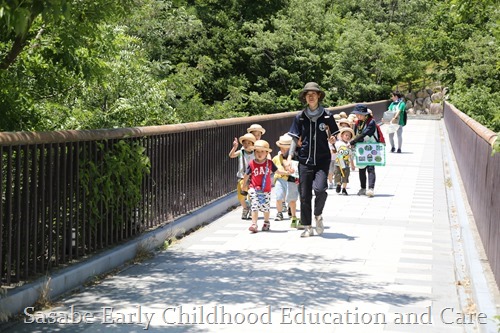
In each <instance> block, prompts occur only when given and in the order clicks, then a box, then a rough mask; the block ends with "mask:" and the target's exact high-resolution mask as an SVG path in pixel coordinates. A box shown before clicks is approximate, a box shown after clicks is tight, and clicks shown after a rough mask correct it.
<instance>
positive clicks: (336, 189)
mask: <svg viewBox="0 0 500 333" xmlns="http://www.w3.org/2000/svg"><path fill="white" fill-rule="evenodd" d="M335 192H337V193H340V184H337V187H336V188H335Z"/></svg>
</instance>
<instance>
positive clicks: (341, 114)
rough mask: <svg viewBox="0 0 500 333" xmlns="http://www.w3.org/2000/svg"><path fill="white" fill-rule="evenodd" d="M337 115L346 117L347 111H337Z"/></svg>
mask: <svg viewBox="0 0 500 333" xmlns="http://www.w3.org/2000/svg"><path fill="white" fill-rule="evenodd" d="M339 116H340V118H347V113H345V112H344V111H342V112H340V113H339Z"/></svg>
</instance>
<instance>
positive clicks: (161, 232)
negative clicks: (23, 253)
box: [0, 193, 238, 316]
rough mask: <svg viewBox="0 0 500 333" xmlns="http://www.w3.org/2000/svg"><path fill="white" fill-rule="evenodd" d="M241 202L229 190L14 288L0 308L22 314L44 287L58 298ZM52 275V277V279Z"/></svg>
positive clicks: (211, 219) (52, 296)
mask: <svg viewBox="0 0 500 333" xmlns="http://www.w3.org/2000/svg"><path fill="white" fill-rule="evenodd" d="M237 204H238V199H237V197H236V195H235V194H234V193H230V194H228V195H226V196H225V197H222V198H220V199H218V200H216V201H214V202H213V203H211V204H209V205H207V206H204V207H202V208H200V209H198V210H196V211H194V212H192V213H190V214H188V215H185V216H183V217H181V218H179V219H178V220H175V221H174V222H172V223H169V224H167V225H165V226H163V227H160V228H158V229H155V230H153V231H151V232H148V233H146V234H144V235H142V236H140V237H138V238H137V239H134V240H132V241H130V242H127V243H126V244H124V245H119V246H117V247H114V248H112V249H110V250H107V251H105V252H103V253H101V254H99V255H96V256H94V257H92V258H90V259H89V260H86V261H85V262H82V263H79V264H76V265H73V266H71V267H68V268H65V269H63V270H61V271H58V272H57V273H54V274H52V275H51V276H47V277H44V278H40V279H38V280H36V281H34V282H32V283H28V284H25V285H23V286H21V287H19V288H15V289H12V290H11V291H9V292H7V294H6V295H5V296H4V297H2V298H0V309H2V311H3V312H4V313H8V314H9V316H11V315H16V314H21V313H23V311H24V309H25V308H26V307H29V306H33V304H35V303H36V301H37V300H38V298H39V295H40V292H41V290H43V289H44V288H46V285H47V284H48V285H49V290H48V297H49V299H55V298H57V297H58V296H61V295H62V294H64V293H67V292H68V291H70V290H73V289H75V288H78V287H79V286H81V285H83V284H84V283H85V282H86V281H88V280H89V279H90V278H91V277H94V276H97V275H100V274H104V273H106V272H110V271H112V270H113V269H115V268H117V267H119V266H121V265H123V264H125V263H126V262H127V261H129V260H131V259H133V258H134V257H135V255H136V252H137V249H138V247H139V246H144V245H146V246H147V247H148V249H154V248H157V247H158V246H161V245H162V244H163V243H164V242H165V240H166V239H167V238H170V237H175V236H177V235H180V234H183V233H184V232H186V231H187V230H190V229H193V228H195V227H197V226H200V225H202V224H203V223H207V222H212V221H214V220H215V219H216V218H217V217H219V216H221V215H223V214H225V213H226V212H227V210H228V209H229V208H231V207H233V206H235V205H237ZM49 278H50V280H49Z"/></svg>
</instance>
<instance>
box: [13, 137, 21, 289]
mask: <svg viewBox="0 0 500 333" xmlns="http://www.w3.org/2000/svg"><path fill="white" fill-rule="evenodd" d="M15 170H16V172H15V173H16V174H15V179H16V180H15V187H14V207H15V210H14V218H13V221H14V226H13V227H14V228H15V234H16V236H15V237H16V238H15V240H16V247H15V257H14V260H15V263H16V266H15V272H14V276H15V281H16V282H17V281H20V279H21V257H22V254H21V229H22V228H21V146H19V145H18V146H16V167H15Z"/></svg>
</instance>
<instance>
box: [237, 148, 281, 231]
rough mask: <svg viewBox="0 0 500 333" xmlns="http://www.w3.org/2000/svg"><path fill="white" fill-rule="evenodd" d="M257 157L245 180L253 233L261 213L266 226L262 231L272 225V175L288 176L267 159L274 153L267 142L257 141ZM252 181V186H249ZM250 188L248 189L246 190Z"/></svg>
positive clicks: (250, 165)
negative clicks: (270, 217)
mask: <svg viewBox="0 0 500 333" xmlns="http://www.w3.org/2000/svg"><path fill="white" fill-rule="evenodd" d="M253 149H254V154H255V157H254V159H253V160H252V161H250V163H248V168H247V171H246V173H245V177H244V178H243V184H245V185H244V186H245V188H244V190H248V195H249V197H250V207H251V208H250V209H251V211H252V225H251V226H250V228H248V230H250V231H251V232H252V233H256V232H257V231H258V225H257V220H258V218H259V211H260V212H263V213H264V225H263V226H262V231H269V230H270V228H271V223H270V222H269V216H270V203H271V185H272V184H271V174H272V173H276V174H278V175H288V174H289V173H288V172H286V171H280V170H278V168H277V167H276V165H275V164H274V163H273V161H271V160H269V159H268V158H267V155H268V154H269V153H270V152H272V149H270V148H269V143H268V142H267V141H266V140H257V141H255V144H254V146H253ZM248 179H250V185H246V184H248ZM246 187H248V189H247V188H246Z"/></svg>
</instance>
